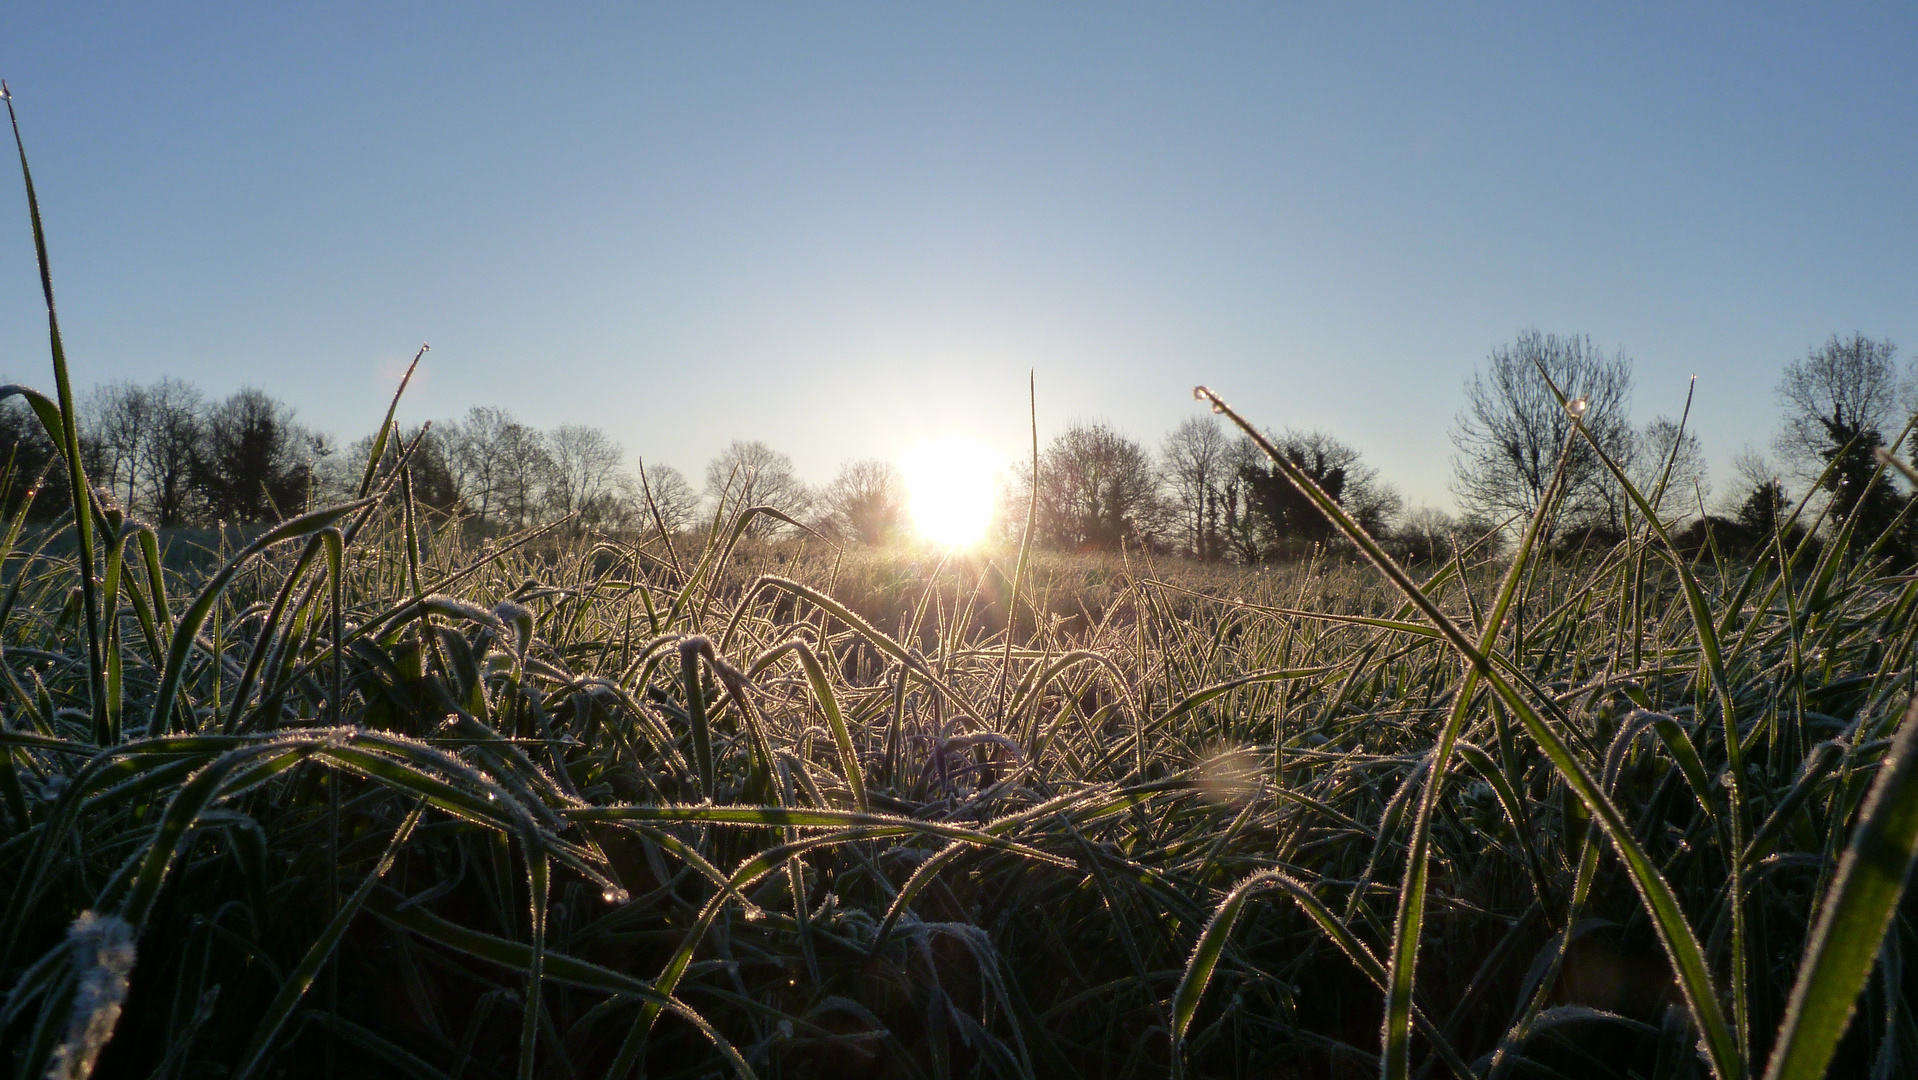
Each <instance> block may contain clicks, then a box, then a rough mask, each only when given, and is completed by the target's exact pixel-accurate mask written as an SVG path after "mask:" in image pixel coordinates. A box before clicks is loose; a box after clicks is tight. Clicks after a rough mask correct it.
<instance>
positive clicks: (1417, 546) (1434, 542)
mask: <svg viewBox="0 0 1918 1080" xmlns="http://www.w3.org/2000/svg"><path fill="white" fill-rule="evenodd" d="M1464 532H1465V527H1464V525H1463V523H1461V522H1460V521H1459V519H1458V518H1456V517H1453V516H1452V515H1451V514H1448V513H1446V512H1445V511H1443V510H1440V509H1439V508H1438V507H1435V506H1414V507H1412V508H1411V509H1409V510H1406V511H1405V512H1404V513H1402V514H1400V515H1399V517H1398V520H1397V521H1395V522H1394V523H1393V526H1392V532H1391V539H1392V546H1393V547H1394V548H1395V549H1396V553H1397V554H1398V555H1400V556H1401V557H1403V558H1407V559H1408V560H1411V561H1422V562H1436V561H1438V560H1440V559H1449V558H1451V557H1452V551H1453V549H1454V548H1455V547H1457V546H1461V545H1462V544H1463V543H1465V542H1466V537H1465V535H1464Z"/></svg>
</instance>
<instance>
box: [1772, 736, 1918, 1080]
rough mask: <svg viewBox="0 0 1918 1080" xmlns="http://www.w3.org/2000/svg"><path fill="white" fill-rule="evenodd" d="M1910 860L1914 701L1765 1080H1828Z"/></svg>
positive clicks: (1828, 902) (1916, 809)
mask: <svg viewBox="0 0 1918 1080" xmlns="http://www.w3.org/2000/svg"><path fill="white" fill-rule="evenodd" d="M1915 855H1918V700H1914V701H1913V702H1912V703H1911V704H1910V705H1909V706H1908V707H1906V709H1905V715H1904V719H1903V720H1901V721H1900V722H1899V725H1898V731H1897V733H1896V734H1895V735H1893V736H1892V742H1891V748H1890V749H1889V750H1888V751H1887V752H1886V754H1885V757H1884V760H1883V762H1882V763H1881V764H1880V765H1879V766H1878V775H1877V777H1876V778H1875V779H1874V780H1873V781H1872V785H1871V791H1870V793H1869V794H1868V795H1866V797H1865V802H1864V805H1863V806H1862V807H1861V808H1860V809H1859V812H1858V824H1857V826H1856V827H1854V829H1853V831H1852V835H1851V842H1850V843H1848V844H1847V845H1846V846H1845V854H1844V856H1843V857H1842V858H1841V859H1840V860H1839V863H1838V873H1837V875H1836V876H1835V877H1834V878H1833V879H1832V882H1831V887H1830V889H1829V890H1828V891H1827V892H1826V894H1825V897H1824V899H1823V901H1822V902H1821V903H1820V905H1819V910H1818V922H1817V924H1816V925H1815V926H1814V927H1813V928H1812V933H1811V939H1810V940H1809V941H1808V942H1807V943H1806V946H1805V957H1804V960H1803V961H1802V962H1800V964H1799V966H1798V979H1797V981H1796V982H1795V983H1793V984H1792V989H1791V998H1790V1001H1789V1003H1788V1004H1787V1006H1786V1011H1785V1020H1784V1022H1783V1023H1782V1024H1781V1025H1779V1029H1778V1039H1777V1041H1776V1043H1775V1044H1774V1045H1773V1048H1772V1056H1771V1062H1770V1064H1769V1065H1768V1066H1767V1068H1766V1069H1765V1080H1817V1078H1819V1077H1822V1076H1824V1075H1825V1070H1826V1069H1827V1068H1828V1067H1829V1066H1830V1064H1831V1059H1832V1054H1833V1053H1834V1052H1835V1051H1836V1050H1837V1048H1838V1040H1839V1039H1840V1038H1842V1037H1843V1036H1844V1034H1845V1029H1846V1028H1847V1027H1849V1026H1850V1024H1851V1014H1852V1010H1853V1008H1854V1007H1855V1006H1856V1003H1857V1001H1858V995H1859V992H1860V991H1862V990H1863V989H1864V988H1865V980H1866V979H1868V978H1869V977H1870V976H1871V968H1872V964H1873V962H1874V961H1875V960H1876V958H1877V956H1878V952H1879V949H1880V948H1881V947H1882V946H1883V945H1884V942H1885V932H1886V930H1887V928H1889V927H1890V926H1891V920H1892V916H1893V915H1894V914H1895V913H1896V912H1897V910H1898V900H1899V898H1900V897H1902V896H1903V895H1904V891H1905V885H1906V882H1907V881H1908V879H1909V878H1910V876H1911V865H1912V861H1913V858H1914V856H1915Z"/></svg>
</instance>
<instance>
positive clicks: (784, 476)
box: [706, 439, 813, 534]
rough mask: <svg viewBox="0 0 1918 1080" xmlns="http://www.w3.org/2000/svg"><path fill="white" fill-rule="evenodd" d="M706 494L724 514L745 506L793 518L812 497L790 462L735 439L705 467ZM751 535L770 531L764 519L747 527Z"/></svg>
mask: <svg viewBox="0 0 1918 1080" xmlns="http://www.w3.org/2000/svg"><path fill="white" fill-rule="evenodd" d="M706 495H707V497H708V498H710V499H712V500H713V501H714V502H715V503H718V504H719V505H721V506H722V507H723V508H724V509H725V512H726V513H728V514H732V513H736V512H738V511H739V510H742V509H744V508H746V507H748V506H770V507H773V508H774V509H776V510H779V511H781V512H783V513H786V514H789V515H791V516H792V517H794V518H800V517H802V516H803V515H804V514H805V513H806V512H807V511H808V510H809V509H810V508H811V507H812V502H813V494H812V491H811V490H810V489H808V488H807V487H806V484H805V482H804V481H802V480H800V479H799V474H798V473H797V472H795V471H794V470H793V460H792V458H789V457H787V456H786V455H785V454H782V453H780V452H779V451H777V450H774V449H773V448H772V447H770V446H767V445H766V444H765V443H763V442H760V441H759V440H757V439H754V440H752V441H747V440H745V439H735V440H733V442H732V445H730V446H728V447H726V449H724V450H722V451H720V453H719V456H718V457H716V458H714V459H713V460H712V461H711V462H708V463H707V465H706ZM751 528H752V531H754V532H755V533H760V534H765V533H769V532H772V531H774V530H773V528H772V525H771V524H770V523H766V522H765V521H764V519H763V518H762V519H760V520H756V521H755V522H754V523H753V525H752V526H751Z"/></svg>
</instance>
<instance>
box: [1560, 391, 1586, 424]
mask: <svg viewBox="0 0 1918 1080" xmlns="http://www.w3.org/2000/svg"><path fill="white" fill-rule="evenodd" d="M1591 406H1592V403H1591V402H1590V401H1589V400H1587V399H1586V397H1585V396H1584V395H1583V394H1581V395H1579V396H1578V397H1575V398H1573V399H1572V400H1570V401H1568V402H1566V403H1565V411H1566V412H1568V413H1571V414H1572V418H1573V419H1579V418H1581V417H1583V416H1584V415H1585V410H1586V409H1589V408H1591Z"/></svg>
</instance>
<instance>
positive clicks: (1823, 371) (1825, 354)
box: [1778, 334, 1904, 539]
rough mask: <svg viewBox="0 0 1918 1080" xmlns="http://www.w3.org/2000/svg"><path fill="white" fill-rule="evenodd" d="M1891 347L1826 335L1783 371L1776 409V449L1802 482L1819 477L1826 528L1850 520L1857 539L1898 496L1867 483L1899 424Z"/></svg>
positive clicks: (1886, 519) (1894, 507)
mask: <svg viewBox="0 0 1918 1080" xmlns="http://www.w3.org/2000/svg"><path fill="white" fill-rule="evenodd" d="M1897 355H1898V347H1897V346H1896V345H1893V344H1892V343H1891V342H1890V341H1889V340H1885V341H1874V340H1872V339H1871V338H1868V337H1866V336H1864V335H1863V334H1853V335H1852V336H1851V337H1849V338H1841V337H1839V336H1838V335H1836V334H1834V335H1832V337H1831V339H1830V340H1829V341H1827V342H1825V344H1823V345H1821V346H1819V347H1817V348H1814V349H1812V350H1811V351H1810V352H1808V353H1807V354H1806V355H1805V358H1804V359H1803V360H1794V361H1792V362H1791V363H1789V364H1787V365H1785V373H1784V376H1783V378H1781V379H1780V380H1779V383H1778V402H1779V404H1780V405H1782V406H1784V408H1785V427H1784V430H1783V431H1781V432H1780V433H1779V435H1778V450H1779V452H1780V453H1781V454H1782V455H1783V456H1784V457H1785V459H1786V461H1788V462H1789V463H1791V465H1792V466H1793V467H1794V471H1795V472H1796V473H1797V475H1798V476H1799V477H1800V478H1801V479H1803V480H1807V481H1809V480H1815V479H1816V478H1817V477H1818V476H1819V475H1820V474H1825V471H1826V468H1827V466H1830V467H1831V471H1830V472H1829V474H1826V475H1825V490H1827V491H1829V492H1830V493H1831V516H1832V520H1833V521H1843V520H1845V519H1847V518H1849V517H1851V516H1852V515H1853V514H1854V513H1856V514H1857V515H1859V516H1858V523H1857V529H1858V535H1859V536H1860V537H1862V538H1865V539H1872V538H1875V537H1877V536H1879V535H1880V534H1881V533H1882V532H1883V531H1884V530H1885V529H1886V528H1888V527H1889V526H1890V525H1891V523H1892V522H1893V521H1894V520H1896V518H1897V516H1898V513H1899V510H1900V509H1901V508H1902V505H1903V501H1904V497H1903V496H1901V495H1900V494H1899V493H1898V491H1897V489H1896V488H1895V487H1893V486H1892V484H1891V483H1889V482H1887V481H1880V482H1878V483H1876V484H1873V483H1871V480H1872V475H1873V474H1874V473H1875V472H1877V471H1878V461H1877V456H1876V452H1877V450H1878V449H1879V448H1880V447H1882V446H1884V445H1885V441H1886V440H1885V434H1886V432H1887V431H1889V430H1891V428H1892V426H1893V424H1894V423H1896V422H1897V421H1898V419H1899V417H1898V416H1897V410H1898V406H1897V401H1898V397H1899V389H1900V388H1899V379H1898V369H1897V363H1896V358H1897Z"/></svg>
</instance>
